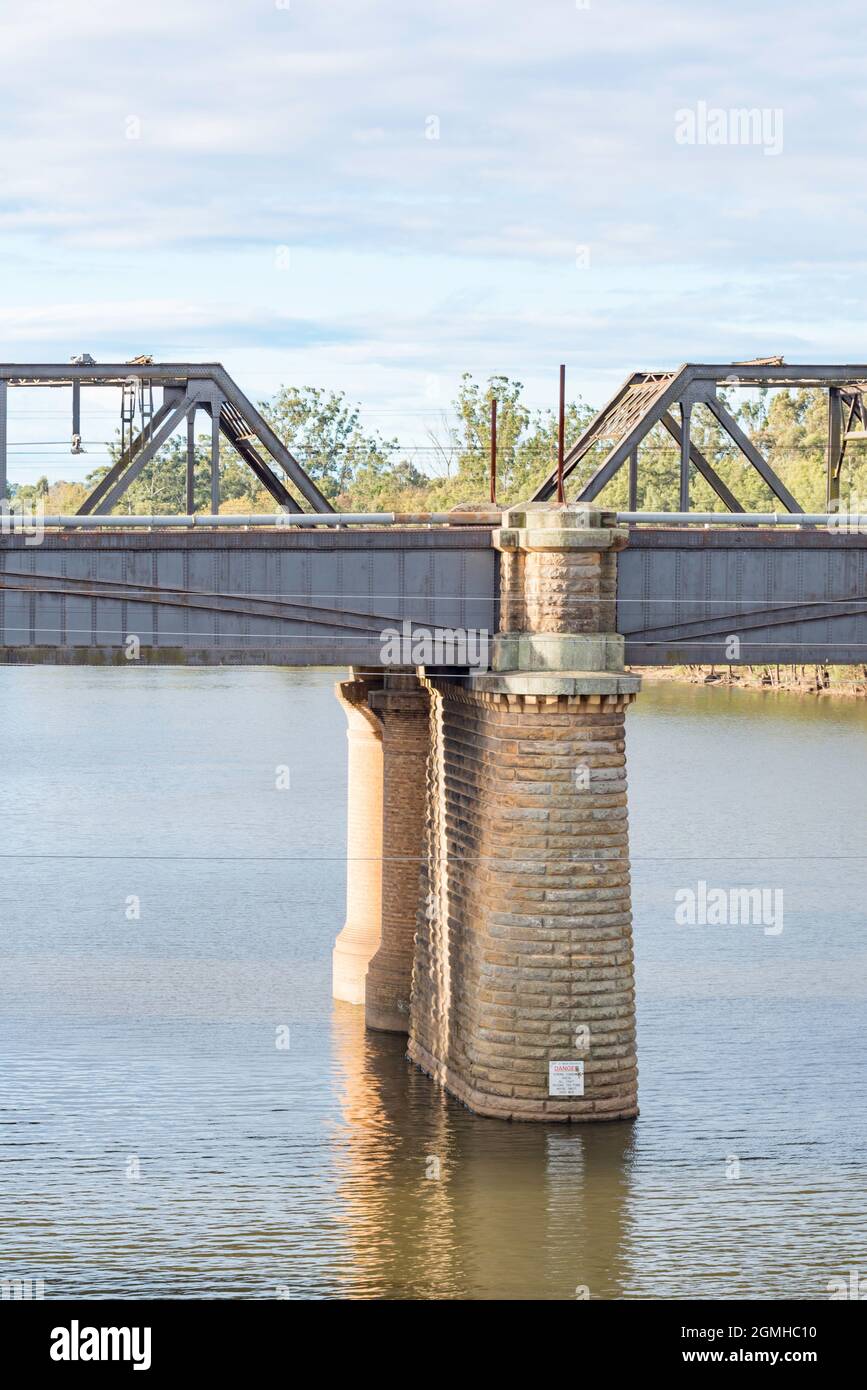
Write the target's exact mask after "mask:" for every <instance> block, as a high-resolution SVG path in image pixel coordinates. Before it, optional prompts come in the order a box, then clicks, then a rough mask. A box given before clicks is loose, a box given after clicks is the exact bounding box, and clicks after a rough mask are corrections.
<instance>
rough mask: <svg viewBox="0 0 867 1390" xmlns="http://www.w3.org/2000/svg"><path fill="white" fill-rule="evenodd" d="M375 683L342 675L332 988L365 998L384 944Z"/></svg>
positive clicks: (348, 998)
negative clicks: (338, 917) (340, 848)
mask: <svg viewBox="0 0 867 1390" xmlns="http://www.w3.org/2000/svg"><path fill="white" fill-rule="evenodd" d="M370 689H371V686H370V683H369V682H368V681H365V680H364V679H358V680H349V681H339V682H338V684H337V685H336V686H335V689H334V693H335V695H336V696H337V699H338V700H339V702H340V705H341V707H342V709H343V712H344V714H345V715H346V722H347V730H346V737H347V741H348V754H349V777H348V814H347V836H346V924H345V926H344V928H343V930H342V931H341V932H340V934H339V935H338V937H337V940H336V941H335V943H334V950H333V952H332V958H331V960H332V993H333V995H334V998H335V999H343V1000H345V1002H346V1003H347V1004H363V1003H364V986H365V980H366V977H367V967H368V965H369V963H370V960H371V958H372V957H373V956H374V954H375V953H376V951H377V949H378V947H379V938H380V931H381V919H382V725H381V724H380V721H379V720H378V719H377V718H376V715H375V714H374V713H373V711H372V710H371V709H370V707H369V705H368V703H367V700H368V695H369V693H370Z"/></svg>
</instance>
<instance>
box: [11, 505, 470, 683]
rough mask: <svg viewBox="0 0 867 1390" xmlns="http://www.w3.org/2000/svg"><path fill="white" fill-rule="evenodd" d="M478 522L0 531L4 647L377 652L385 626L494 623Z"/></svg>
mask: <svg viewBox="0 0 867 1390" xmlns="http://www.w3.org/2000/svg"><path fill="white" fill-rule="evenodd" d="M496 585H497V553H496V551H495V550H493V549H492V547H491V531H490V528H486V527H480V528H475V527H466V526H461V527H455V528H454V529H446V528H443V529H440V530H424V529H422V528H407V529H399V528H396V527H391V528H389V529H383V530H364V531H361V530H349V529H345V530H340V531H337V530H333V531H332V530H328V531H326V530H322V531H292V530H289V529H281V530H279V531H278V530H274V531H268V530H260V531H241V530H238V531H226V530H220V531H205V530H200V531H166V532H160V531H147V532H141V531H137V532H128V531H123V532H112V533H102V532H94V531H88V532H78V531H72V532H65V533H63V532H46V534H45V537H44V539H43V540H42V542H41V544H39V545H32V544H31V545H30V546H29V547H28V546H27V545H26V541H25V538H24V537H22V536H20V535H4V536H0V661H5V662H40V661H41V662H102V661H117V662H123V661H124V660H125V657H124V644H125V642H126V639H127V637H128V636H129V635H131V634H132V635H134V636H136V637H138V638H139V640H140V643H141V658H142V660H145V661H153V662H159V663H182V664H184V665H196V664H199V665H212V664H233V665H234V664H241V665H263V664H277V665H281V666H350V665H353V666H363V665H378V664H380V655H381V646H382V636H381V634H382V632H383V630H384V629H387V628H390V627H398V628H399V627H400V625H401V624H402V623H403V622H404V621H405V620H409V621H410V622H411V623H412V624H413V626H414V627H417V626H423V627H424V626H426V627H429V628H430V627H442V628H457V627H459V628H481V629H486V630H488V631H494V630H496Z"/></svg>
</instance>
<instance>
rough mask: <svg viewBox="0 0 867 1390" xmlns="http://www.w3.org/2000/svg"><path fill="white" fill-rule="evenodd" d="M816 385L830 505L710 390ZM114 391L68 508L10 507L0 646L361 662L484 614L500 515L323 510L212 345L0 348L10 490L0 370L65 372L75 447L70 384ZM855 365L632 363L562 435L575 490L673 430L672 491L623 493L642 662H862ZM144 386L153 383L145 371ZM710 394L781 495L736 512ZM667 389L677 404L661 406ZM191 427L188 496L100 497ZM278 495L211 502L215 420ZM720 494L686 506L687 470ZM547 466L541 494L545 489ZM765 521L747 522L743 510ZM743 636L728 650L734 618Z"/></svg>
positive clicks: (620, 615)
mask: <svg viewBox="0 0 867 1390" xmlns="http://www.w3.org/2000/svg"><path fill="white" fill-rule="evenodd" d="M735 384H737V385H739V386H744V387H755V386H761V385H792V386H815V387H822V388H824V389H826V390H827V392H828V451H827V466H826V482H827V488H826V491H827V498H828V514H826V515H823V516H822V517H816V516H807V515H805V514H804V513H803V509H802V507H801V506H800V504H799V503H798V501H797V499H796V498H794V497H793V496H792V495H791V494H790V493H789V492H788V490H787V489H786V488H785V486H784V484H783V483H782V481H781V480H780V479H779V478H778V477H777V476H776V474H775V473H774V472H773V470H772V469H771V467H770V465H769V464H768V463H767V461H766V460H765V459H763V458H762V456H761V454H760V453H759V451H758V450H757V449H756V447H755V445H754V444H753V443H752V441H751V440H749V439H748V438H747V436H746V435H744V434H743V432H742V431H741V430H740V428H739V426H738V425H737V423H736V421H735V420H734V418H733V417H732V416H731V415H730V413H729V412H728V410H727V408H726V407H725V405H724V404H723V403H722V402H721V401H720V399H719V396H718V388H719V386H720V385H735ZM105 386H114V387H116V388H118V390H119V391H120V395H121V441H120V449H119V453H118V457H117V460H116V461H115V462H114V463H113V465H112V467H111V468H110V469H109V471H108V472H107V474H106V475H105V477H104V478H103V479H102V480H101V481H100V482H99V484H98V485H97V486H96V487H95V488H94V489H93V491H92V492H91V493H90V495H89V496H88V497H87V499H86V501H85V502H84V503H83V504H82V506H81V508H80V510H79V513H78V514H76V516H67V517H47V518H45V519H44V526H45V528H46V529H45V531H44V534H43V535H41V536H40V537H37V536H35V535H34V534H29V533H28V527H27V526H26V525H25V524H24V521H23V520H22V519H21V518H19V519H17V520H16V518H15V516H14V515H11V514H9V513H8V512H4V514H3V516H2V523H3V525H2V527H0V660H2V661H5V662H42V661H45V662H112V661H116V662H119V663H120V662H124V661H125V659H126V649H127V639H128V637H129V636H130V635H131V634H133V635H135V636H136V637H137V639H138V641H139V643H140V657H141V660H143V661H153V662H165V663H184V664H186V663H189V664H197V663H198V664H212V663H233V664H234V663H241V664H263V663H275V664H280V665H291V666H304V665H336V666H349V665H352V666H364V665H378V664H380V651H381V645H382V633H383V630H384V629H391V628H394V627H398V628H400V627H401V626H402V625H403V624H404V623H408V624H409V626H410V630H411V631H416V630H417V629H424V630H430V629H432V628H444V629H456V628H457V629H483V630H487V631H489V632H491V633H493V632H495V631H496V629H497V612H498V584H499V554H498V552H497V550H496V549H495V548H494V546H493V544H492V533H493V530H494V528H495V525H498V524H499V519H498V515H495V514H494V513H493V512H492V511H490V510H488V511H486V512H484V513H479V514H472V513H461V512H453V513H449V514H447V515H445V516H430V515H427V514H425V515H415V516H394V515H390V514H381V515H371V516H368V517H360V516H342V515H338V514H336V513H334V512H333V510H332V509H331V507H330V505H329V503H328V502H327V500H326V499H325V498H324V497H323V496H322V493H321V492H320V490H319V489H318V488H317V487H316V485H315V483H314V482H313V481H312V480H311V479H310V478H309V477H308V476H307V474H306V473H305V471H304V469H303V468H302V467H301V465H300V463H299V462H298V461H297V459H295V458H294V457H293V455H292V454H291V452H290V451H289V450H288V449H287V448H286V446H285V445H284V444H283V443H282V441H281V440H280V439H279V438H278V437H277V435H276V434H275V433H274V432H273V430H272V429H271V428H270V426H269V425H268V423H267V421H266V420H265V419H264V417H263V416H262V414H261V413H260V412H259V411H258V410H257V409H256V408H255V407H254V406H253V405H252V404H251V403H250V402H249V401H248V400H247V398H246V397H245V396H244V395H243V394H242V392H241V391H240V390H239V389H238V387H237V386H236V385H235V383H234V382H233V381H232V379H231V378H230V377H229V376H228V374H227V373H226V372H225V370H224V369H223V368H222V367H221V366H220V365H219V364H189V363H187V364H155V363H151V362H146V361H142V362H136V363H121V364H113V365H97V364H94V363H89V362H84V363H77V364H74V365H71V366H57V365H47V366H45V365H37V366H34V365H29V364H28V365H21V364H17V365H16V364H6V365H0V496H5V493H6V447H7V428H6V423H7V401H8V393H9V390H10V388H25V389H26V388H46V387H47V388H51V389H60V388H63V387H66V388H71V396H72V405H71V431H70V438H71V450H72V452H73V453H75V452H79V451H80V448H81V427H80V421H81V393H82V390H83V389H85V388H88V387H100V388H103V387H105ZM865 391H867V366H844V367H830V366H823V367H792V366H783V365H782V364H781V363H779V362H778V361H776V360H775V361H774V362H772V363H768V362H762V363H756V364H744V363H740V364H738V363H729V364H726V365H725V366H713V367H707V366H697V365H689V364H688V365H686V366H684V367H681V368H680V369H679V370H678V371H677V372H672V373H635V374H633V375H632V376H631V377H630V378H629V379H628V380H627V382H626V383H625V384H624V386H623V387H622V388H621V390H620V391H619V392H618V393H617V395H616V396H615V397H614V398H613V399H612V401H610V402H609V403H608V404H607V405H606V406H605V407H604V408H603V410H601V411H600V412H599V414H598V415H597V416H596V417H595V419H594V420H593V421H592V422H591V424H590V425H589V426H588V428H587V429H586V430H585V431H584V433H583V434H582V436H581V438H580V439H579V440H578V441H577V442H576V444H575V445H574V447H573V448H572V449H571V450H570V452H569V453H568V454H567V456H566V460H565V472H566V475H567V476H568V475H569V474H570V473H572V472H573V470H574V469H575V467H576V466H577V464H578V463H579V462H580V461H581V459H582V458H584V456H585V455H586V454H587V453H588V452H589V450H590V449H592V448H594V447H595V446H598V445H600V443H601V444H605V445H607V446H608V451H607V453H606V455H605V457H604V458H603V459H602V461H601V462H600V463H599V466H598V467H597V469H596V471H595V472H594V474H593V476H592V477H591V479H590V480H589V482H587V483H586V484H585V486H584V487H583V489H582V490H581V492H580V493H579V494H578V497H577V498H575V497H573V498H572V499H571V500H572V501H573V502H575V501H579V500H580V501H587V502H590V501H592V500H593V499H595V498H596V497H597V496H598V494H599V493H600V492H601V490H602V488H603V487H604V486H605V484H606V483H607V482H608V481H609V480H610V479H611V478H612V477H614V475H615V474H616V473H617V472H618V470H619V469H620V468H621V467H623V466H624V465H627V466H628V467H629V470H630V498H631V502H634V500H635V496H636V489H637V479H638V470H639V467H640V445H641V442H642V440H643V439H644V438H645V436H646V435H647V433H648V432H649V431H650V430H651V429H652V428H653V427H654V426H655V425H657V424H661V425H662V426H663V427H664V428H665V429H666V430H667V431H668V432H669V434H671V436H672V438H673V439H674V440H675V441H676V443H677V444H678V446H679V448H680V451H681V455H680V456H681V471H680V503H681V506H680V511H679V513H676V514H670V515H669V514H661V513H657V514H646V513H645V514H639V513H637V511H636V509H635V508H634V507H632V506H631V507H630V510H629V511H627V512H625V513H622V514H620V519H621V520H623V521H628V522H629V524H630V527H631V530H630V543H629V545H628V546H627V548H626V549H625V550H624V551H623V552H622V553H621V554H620V555H619V557H618V587H617V630H618V631H619V632H620V633H622V634H623V635H624V636H625V639H626V660H627V662H629V663H632V664H636V665H648V666H652V665H666V664H680V663H711V662H715V663H718V664H722V663H725V662H728V663H730V664H748V663H749V664H766V663H798V664H813V663H815V664H824V663H842V664H862V663H867V518H863V517H862V518H858V517H854V518H849V519H848V523H847V524H843V525H840V524H838V522H837V518H836V516H835V511H836V506H837V505H838V504H839V498H840V478H841V473H842V468H843V464H844V460H845V456H846V449H847V446H853V445H856V444H858V443H861V442H867V411H865V401H864V392H865ZM155 392H156V396H155V394H154V393H155ZM698 404H701V405H704V406H707V407H708V408H709V409H710V410H711V412H712V413H713V415H714V416H715V418H716V419H717V420H718V421H719V423H720V424H721V425H722V427H723V428H724V429H725V430H726V432H727V433H728V434H729V436H730V438H731V439H732V440H733V442H734V443H735V444H736V445H737V447H738V448H739V449H740V450H741V452H742V454H743V456H744V458H745V460H746V462H747V463H748V464H749V465H750V466H752V467H754V468H755V469H756V470H757V472H759V473H760V475H761V476H762V477H763V478H764V480H765V482H766V483H767V484H768V487H769V488H770V489H771V492H772V493H773V495H774V496H775V497H776V498H777V499H778V501H779V502H780V503H781V505H782V507H783V508H784V512H783V513H782V514H780V515H778V516H769V517H767V518H765V519H764V521H762V520H761V519H760V518H756V517H750V516H748V515H744V514H742V509H741V506H740V504H739V502H738V499H737V498H736V497H735V496H734V495H733V494H732V492H730V491H729V489H728V488H727V487H726V485H725V483H724V482H723V481H722V479H720V478H719V476H718V475H717V474H716V471H715V470H714V469H713V467H712V465H711V464H710V463H709V462H708V460H707V459H706V458H704V456H703V455H702V454H701V453H700V452H699V451H698V450H697V448H696V447H695V444H694V443H693V441H692V439H691V433H690V417H691V412H692V410H693V409H694V408H695V406H696V405H698ZM675 407H677V408H678V410H679V415H680V419H679V421H678V420H677V419H676V418H675V415H673V414H672V410H673V409H674V408H675ZM200 411H201V412H204V413H205V414H206V415H207V416H208V417H209V418H210V420H211V427H212V428H211V456H210V468H211V512H212V514H211V515H205V516H195V515H194V514H193V500H194V499H193V467H194V462H195V456H194V426H195V418H196V414H197V412H200ZM184 427H185V428H186V432H187V514H186V515H184V516H178V517H138V516H131V517H123V516H118V515H117V514H114V513H113V509H114V508H115V507H117V505H118V503H119V502H120V500H121V498H122V496H123V494H124V492H125V491H126V489H127V488H128V487H129V485H130V484H131V483H132V482H133V481H134V480H135V478H136V477H137V476H138V475H139V474H140V473H141V470H142V469H143V468H144V467H145V466H146V464H148V463H149V462H150V461H152V460H153V459H154V458H155V457H156V456H157V455H158V453H159V450H160V449H161V448H162V446H163V445H164V444H165V443H166V442H167V441H168V439H169V438H170V437H171V435H172V434H173V433H174V432H175V431H176V430H177V429H180V428H184ZM221 437H222V438H224V439H226V440H227V441H228V442H229V443H230V444H231V445H232V447H233V448H234V449H235V450H236V451H237V453H238V455H239V456H240V457H241V458H242V459H243V460H244V462H246V463H247V464H248V466H249V467H250V468H251V469H252V470H253V472H254V473H255V475H256V477H257V478H258V479H259V481H260V482H261V483H262V485H263V486H264V487H265V488H266V489H267V491H268V492H269V493H270V495H271V496H272V497H273V498H274V501H275V504H276V508H278V509H279V510H275V513H274V515H273V516H269V517H263V516H250V517H230V516H218V515H216V512H217V507H218V500H219V467H220V456H219V449H220V439H221ZM696 473H698V474H700V475H701V476H702V477H704V478H705V479H706V480H707V481H708V482H709V483H710V485H711V486H712V487H713V489H714V491H715V492H716V494H717V496H718V497H719V499H720V501H721V502H722V503H723V505H724V506H725V507H726V508H727V509H728V512H727V513H726V512H721V513H715V514H713V516H710V515H705V514H701V515H696V514H693V513H690V509H689V501H690V495H689V494H690V481H691V479H692V477H693V476H694V475H695V474H696ZM555 488H556V476H555V475H552V476H551V477H550V478H548V479H547V480H546V482H545V483H544V484H543V485H542V487H541V488H540V489H539V491H538V493H537V494H536V500H537V501H539V502H540V503H542V502H545V501H548V500H550V498H551V497H552V496H553V495H554V489H555ZM757 522H758V523H759V524H756V523H757ZM731 636H737V637H738V639H739V648H738V652H737V654H736V655H734V656H732V655H731V654H730V650H729V642H728V639H729V638H730V637H731Z"/></svg>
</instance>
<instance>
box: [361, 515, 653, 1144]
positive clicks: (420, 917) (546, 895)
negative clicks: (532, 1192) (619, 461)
mask: <svg viewBox="0 0 867 1390" xmlns="http://www.w3.org/2000/svg"><path fill="white" fill-rule="evenodd" d="M627 539H628V534H627V532H626V531H625V530H623V529H622V528H619V527H618V526H616V525H615V519H614V517H613V516H612V515H611V514H608V513H604V512H599V511H594V510H590V509H588V508H580V507H579V508H574V507H559V506H554V507H551V506H544V505H539V506H537V505H535V504H531V505H528V506H526V507H522V508H515V509H512V510H511V511H510V512H508V513H506V514H505V515H504V517H503V526H502V527H501V528H500V530H499V531H497V532H495V533H494V544H495V545H496V546H497V548H498V549H499V550H500V552H501V565H500V614H499V630H498V631H497V633H496V635H495V636H494V638H493V640H492V642H491V650H490V663H489V667H490V669H488V670H487V671H484V672H482V671H472V672H465V673H460V672H458V671H455V672H454V673H453V674H450V675H448V676H445V675H442V674H440V673H431V672H429V673H425V672H423V671H422V672H413V671H405V670H404V671H392V670H382V671H379V672H369V673H356V675H355V677H354V679H353V680H352V681H347V682H343V683H342V684H341V685H340V686H339V687H338V696H339V698H340V700H341V703H342V704H343V706H344V709H345V710H346V714H347V719H348V723H349V756H350V769H349V782H350V789H349V801H350V805H349V857H350V863H349V873H348V886H347V919H346V926H345V927H344V929H343V931H342V932H341V934H340V936H339V937H338V940H337V944H336V946H335V950H334V993H335V995H336V997H338V998H341V999H347V1000H350V1002H353V1003H364V1004H365V1021H366V1023H367V1026H368V1027H369V1028H374V1029H383V1030H387V1031H393V1032H407V1031H408V1032H409V1039H408V1056H409V1058H410V1059H411V1060H412V1061H413V1062H415V1063H416V1064H417V1065H418V1066H419V1067H421V1068H422V1069H423V1070H424V1071H426V1072H428V1073H429V1074H430V1075H431V1076H432V1077H433V1078H434V1079H435V1080H436V1081H437V1082H438V1083H440V1084H442V1085H443V1086H444V1087H446V1088H447V1089H448V1090H449V1091H450V1092H451V1093H452V1094H453V1095H454V1096H456V1097H458V1098H459V1099H460V1100H462V1101H463V1102H464V1103H465V1104H466V1105H468V1106H469V1107H470V1108H471V1109H472V1110H474V1111H476V1112H477V1113H478V1114H481V1115H489V1116H496V1117H502V1118H507V1119H516V1120H517V1119H521V1120H542V1121H552V1120H554V1121H573V1120H574V1121H581V1120H617V1119H629V1118H631V1117H632V1116H634V1115H636V1114H637V1113H638V1100H637V1076H638V1072H637V1061H636V1047H635V986H634V975H633V957H632V917H631V895H630V882H629V847H628V829H627V792H626V754H625V732H624V716H625V712H626V709H627V707H628V705H629V704H630V703H631V701H632V700H633V699H634V698H635V695H636V693H637V691H638V690H639V687H640V681H639V678H638V677H637V676H634V675H632V674H630V673H628V672H626V671H625V670H624V667H623V649H624V642H623V637H622V636H621V635H619V634H618V633H617V632H616V630H615V629H616V587H617V564H616V553H617V551H618V550H619V549H620V548H622V546H623V545H625V544H626V543H627ZM558 1063H560V1064H562V1063H571V1064H572V1067H571V1068H569V1069H567V1071H568V1072H569V1073H570V1074H569V1077H568V1081H567V1083H566V1084H565V1085H564V1078H563V1075H562V1072H563V1068H562V1067H561V1068H560V1069H559V1074H558V1068H557V1064H558ZM552 1064H554V1065H553V1069H552ZM582 1067H583V1071H582Z"/></svg>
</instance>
